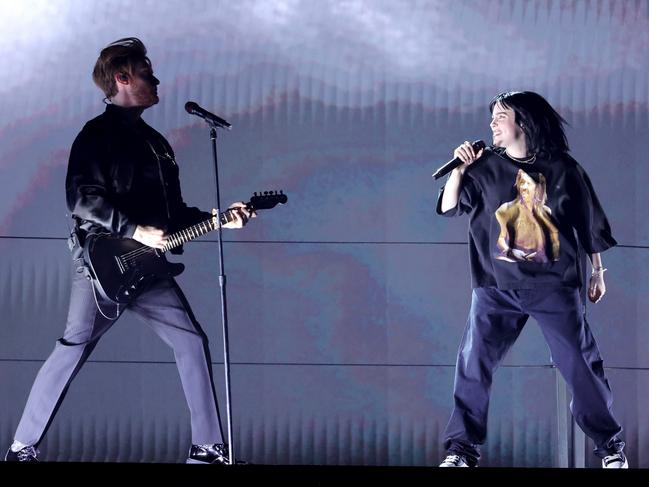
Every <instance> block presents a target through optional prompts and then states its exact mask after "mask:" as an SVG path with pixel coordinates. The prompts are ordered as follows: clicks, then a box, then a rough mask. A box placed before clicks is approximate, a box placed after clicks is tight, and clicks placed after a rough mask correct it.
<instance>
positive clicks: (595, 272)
mask: <svg viewBox="0 0 649 487" xmlns="http://www.w3.org/2000/svg"><path fill="white" fill-rule="evenodd" d="M607 270H608V269H606V268H605V267H593V271H592V272H591V274H590V275H591V276H599V275H601V274H604V272H605V271H607Z"/></svg>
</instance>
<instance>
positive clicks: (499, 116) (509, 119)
mask: <svg viewBox="0 0 649 487" xmlns="http://www.w3.org/2000/svg"><path fill="white" fill-rule="evenodd" d="M515 118H516V117H515V114H514V110H512V109H511V108H505V107H504V106H502V105H501V104H500V102H498V103H496V104H495V105H494V109H493V112H492V113H491V123H490V124H489V126H490V127H491V132H492V133H493V145H495V146H496V147H504V148H505V149H506V148H507V147H509V146H510V145H512V144H514V143H515V142H518V141H520V139H521V138H523V139H524V138H525V134H524V133H523V131H522V130H521V128H520V127H519V126H518V124H517V123H516V121H515Z"/></svg>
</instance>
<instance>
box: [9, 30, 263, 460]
mask: <svg viewBox="0 0 649 487" xmlns="http://www.w3.org/2000/svg"><path fill="white" fill-rule="evenodd" d="M93 80H94V81H95V83H96V84H97V86H98V87H99V88H100V89H101V90H102V91H103V92H104V93H105V95H106V99H105V101H106V103H107V107H106V111H105V112H104V113H103V114H102V115H100V116H98V117H96V118H94V119H93V120H90V121H89V122H88V123H87V124H86V125H85V127H84V128H83V130H82V131H81V133H79V135H78V136H77V138H76V140H75V141H74V144H73V146H72V150H71V152H70V160H69V165H68V173H67V178H66V193H67V204H68V208H69V209H70V211H71V213H72V216H73V219H74V221H75V228H74V231H73V233H72V237H71V239H70V242H71V245H70V247H71V249H72V253H73V274H72V275H73V278H72V291H71V296H70V308H69V313H68V321H67V325H66V328H65V332H64V334H63V337H62V338H60V339H59V340H58V341H57V343H56V346H55V348H54V351H53V352H52V354H51V355H50V356H49V358H48V359H47V360H46V361H45V363H44V364H43V366H42V368H41V369H40V371H39V373H38V376H37V377H36V380H35V382H34V385H33V386H32V389H31V392H30V395H29V398H28V400H27V404H26V406H25V410H24V412H23V415H22V418H21V420H20V423H19V425H18V428H17V431H16V434H15V436H14V442H13V444H12V445H11V447H10V449H9V450H8V451H7V454H6V455H5V460H7V461H37V456H38V450H37V446H38V444H39V443H40V441H41V440H42V438H43V436H44V435H45V433H46V431H47V429H48V427H49V425H50V423H51V422H52V419H53V417H54V415H55V413H56V411H57V409H58V407H59V405H60V403H61V401H62V400H63V397H64V396H65V393H66V391H67V389H68V386H69V385H70V383H71V382H72V380H73V379H74V377H75V376H76V374H77V373H78V372H79V370H80V369H81V366H82V365H83V364H84V363H85V361H86V360H87V359H88V357H89V355H90V353H91V352H92V350H93V349H94V348H95V346H96V345H97V342H98V340H99V338H101V336H102V335H103V334H104V333H105V332H106V331H107V330H108V329H109V328H110V327H111V326H112V325H113V323H114V322H115V321H116V320H117V318H118V317H119V316H120V314H121V312H122V311H123V310H124V308H128V309H130V310H131V311H133V312H135V313H137V314H138V315H139V316H140V317H142V318H143V319H144V320H146V321H147V322H148V324H149V325H150V326H151V327H152V328H153V330H154V331H155V332H156V333H157V334H158V336H160V338H162V339H163V340H164V341H165V343H167V344H168V345H169V346H170V347H171V348H172V349H173V351H174V356H175V358H176V364H177V367H178V371H179V373H180V377H181V381H182V386H183V390H184V391H185V396H186V400H187V403H188V406H189V409H190V413H191V429H192V446H191V448H190V451H189V455H188V458H187V463H226V462H227V445H226V444H224V442H223V435H222V431H221V426H220V421H219V413H218V407H217V403H216V395H215V392H214V386H213V384H212V371H211V365H210V364H211V359H210V353H209V347H208V343H207V338H206V335H205V333H204V332H203V330H202V329H201V327H200V325H199V324H198V323H197V322H196V321H195V319H194V317H193V314H192V312H191V309H190V308H189V305H188V304H187V301H186V299H185V297H184V296H183V294H182V291H181V290H180V288H179V287H178V285H177V284H176V282H175V281H174V279H173V278H172V277H170V276H167V277H165V276H162V277H160V276H158V277H156V278H155V279H152V280H149V281H147V283H146V286H144V287H140V288H138V289H137V293H135V292H133V293H132V294H131V296H130V297H131V298H132V299H131V300H130V302H128V303H127V304H125V305H124V306H122V303H123V301H122V302H119V301H120V300H118V299H116V300H113V301H111V300H109V299H107V297H106V296H104V295H102V294H101V293H98V292H97V287H96V286H94V285H93V282H92V281H93V280H94V279H95V278H96V276H95V275H94V274H93V272H92V268H90V266H89V265H88V262H87V260H88V259H87V258H84V256H85V257H87V253H86V254H84V246H86V245H87V243H88V242H90V241H93V239H95V238H96V237H100V236H107V237H110V238H119V239H125V240H124V241H130V242H133V241H135V242H137V244H136V245H137V246H138V247H140V249H136V250H135V251H131V252H130V254H131V255H135V254H139V253H142V250H141V249H145V250H147V251H151V252H153V253H155V255H159V253H161V252H163V251H165V250H167V249H170V248H172V247H173V248H174V250H178V248H179V246H180V245H179V242H178V241H177V240H174V245H171V242H170V241H168V238H169V236H170V234H172V232H177V231H179V230H180V229H183V228H185V227H188V226H191V225H199V226H201V227H204V226H205V225H204V224H205V223H206V221H212V220H216V218H214V219H212V218H211V214H210V213H206V212H203V211H200V210H198V209H197V208H190V207H188V206H187V205H186V204H185V202H184V201H183V199H182V196H181V192H180V183H179V179H178V167H177V165H176V162H175V160H174V156H173V151H172V149H171V146H170V145H169V143H168V142H167V141H166V140H165V138H164V137H163V136H162V135H161V134H160V133H158V132H157V131H156V130H154V129H153V128H151V127H150V126H149V125H147V124H146V123H145V122H144V121H143V120H142V118H141V117H140V116H141V114H142V112H143V111H144V110H146V109H147V108H149V107H151V106H153V105H155V104H156V103H158V94H157V85H158V84H159V81H158V79H156V77H155V76H154V75H153V69H152V66H151V62H150V60H149V58H148V57H147V56H146V48H145V47H144V45H143V44H142V42H141V41H140V40H139V39H136V38H126V39H121V40H119V41H116V42H114V43H112V44H109V45H108V46H107V47H106V48H105V49H103V50H102V51H101V54H100V55H99V58H98V59H97V62H96V64H95V68H94V71H93ZM227 213H228V219H227V221H225V222H222V223H223V224H222V226H224V227H228V228H241V227H242V226H243V225H245V223H246V222H247V221H248V220H249V219H250V218H251V217H254V216H255V213H254V210H253V208H252V206H250V205H245V204H243V203H235V204H234V205H232V206H231V207H230V210H229V211H228V212H227ZM216 228H218V224H216ZM212 229H214V228H212ZM185 234H186V232H185V233H183V235H185ZM187 240H189V238H187V239H185V240H184V241H187ZM135 242H134V243H135ZM180 243H182V241H181V242H180ZM141 244H143V245H141ZM172 251H173V250H172ZM124 261H125V262H128V256H127V257H126V258H125V260H124ZM136 267H137V266H136ZM131 284H132V283H131ZM132 289H134V290H135V286H133V288H132ZM126 294H128V293H126Z"/></svg>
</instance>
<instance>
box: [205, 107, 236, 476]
mask: <svg viewBox="0 0 649 487" xmlns="http://www.w3.org/2000/svg"><path fill="white" fill-rule="evenodd" d="M205 121H206V122H207V124H208V125H209V126H210V140H211V142H212V158H213V160H214V185H215V188H216V221H217V223H218V226H219V231H218V232H216V235H217V242H218V246H219V287H220V289H221V324H222V333H223V369H224V370H223V372H224V375H225V404H226V417H227V422H228V457H229V459H228V462H229V464H230V465H234V462H235V459H234V440H233V437H232V436H233V435H232V395H231V391H230V346H229V342H228V308H227V301H226V291H225V283H226V280H225V267H224V265H223V241H222V240H221V193H220V188H219V162H218V157H217V155H216V129H217V128H222V126H221V125H218V124H216V123H214V122H212V121H211V120H207V119H206V120H205ZM228 128H229V127H228ZM217 407H218V406H217ZM219 422H220V421H219ZM222 433H223V431H221V434H222Z"/></svg>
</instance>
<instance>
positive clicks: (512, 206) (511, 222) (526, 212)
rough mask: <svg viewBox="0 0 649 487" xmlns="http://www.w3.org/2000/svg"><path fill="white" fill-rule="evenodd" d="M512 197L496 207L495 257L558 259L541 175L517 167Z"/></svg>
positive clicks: (556, 238)
mask: <svg viewBox="0 0 649 487" xmlns="http://www.w3.org/2000/svg"><path fill="white" fill-rule="evenodd" d="M514 187H515V188H516V191H517V195H516V198H515V199H514V200H512V201H509V202H507V203H503V204H502V205H500V207H499V208H498V209H497V210H496V213H495V215H496V220H497V221H498V224H499V225H500V234H499V235H498V241H497V243H496V247H497V253H496V256H495V257H496V259H499V260H504V261H506V262H538V263H547V262H551V261H558V260H559V250H560V249H559V247H560V246H559V230H558V229H557V225H556V224H555V222H554V219H553V217H552V212H551V210H550V208H548V207H547V206H545V202H546V200H547V192H546V181H545V176H543V174H540V173H532V174H531V175H530V174H527V173H526V172H525V171H523V170H522V169H519V170H518V174H517V175H516V182H515V183H514Z"/></svg>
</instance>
